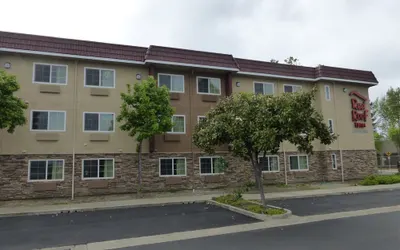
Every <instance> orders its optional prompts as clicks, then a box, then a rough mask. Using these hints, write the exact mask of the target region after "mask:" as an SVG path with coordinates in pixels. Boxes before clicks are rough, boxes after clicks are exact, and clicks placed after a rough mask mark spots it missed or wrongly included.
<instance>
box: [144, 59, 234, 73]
mask: <svg viewBox="0 0 400 250" xmlns="http://www.w3.org/2000/svg"><path fill="white" fill-rule="evenodd" d="M145 62H146V63H158V64H165V65H175V66H183V67H196V68H204V69H218V70H227V71H235V72H238V71H239V69H238V68H229V67H217V66H209V65H201V64H191V63H177V62H169V61H159V60H145Z"/></svg>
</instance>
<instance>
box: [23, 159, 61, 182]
mask: <svg viewBox="0 0 400 250" xmlns="http://www.w3.org/2000/svg"><path fill="white" fill-rule="evenodd" d="M33 161H46V179H45V180H31V162H33ZM49 161H62V163H63V165H62V168H63V170H62V179H56V180H49V179H47V173H48V171H49V169H48V168H49ZM64 178H65V160H64V159H30V160H29V161H28V182H55V181H64Z"/></svg>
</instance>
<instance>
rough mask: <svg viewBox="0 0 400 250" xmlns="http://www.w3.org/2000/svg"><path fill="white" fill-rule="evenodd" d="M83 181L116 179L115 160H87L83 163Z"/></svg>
mask: <svg viewBox="0 0 400 250" xmlns="http://www.w3.org/2000/svg"><path fill="white" fill-rule="evenodd" d="M82 178H83V179H112V178H114V159H85V160H83V161H82Z"/></svg>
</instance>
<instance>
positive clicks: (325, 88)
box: [324, 85, 332, 101]
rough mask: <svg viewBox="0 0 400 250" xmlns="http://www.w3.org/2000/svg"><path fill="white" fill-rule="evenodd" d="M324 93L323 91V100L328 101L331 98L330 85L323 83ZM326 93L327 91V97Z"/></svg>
mask: <svg viewBox="0 0 400 250" xmlns="http://www.w3.org/2000/svg"><path fill="white" fill-rule="evenodd" d="M327 90H328V91H327ZM324 93H325V100H327V101H330V100H331V99H332V97H331V95H332V92H331V86H329V85H325V86H324ZM328 93H329V98H328Z"/></svg>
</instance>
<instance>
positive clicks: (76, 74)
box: [71, 61, 78, 200]
mask: <svg viewBox="0 0 400 250" xmlns="http://www.w3.org/2000/svg"><path fill="white" fill-rule="evenodd" d="M77 79H78V61H75V76H74V97H73V100H72V102H73V103H72V124H73V126H72V181H71V200H74V198H75V143H76V122H77V118H76V115H77V110H76V108H77V103H76V102H77V95H78V88H77V85H78V83H77Z"/></svg>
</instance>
